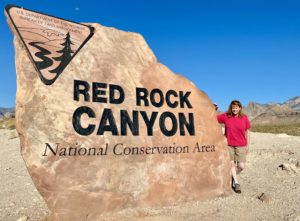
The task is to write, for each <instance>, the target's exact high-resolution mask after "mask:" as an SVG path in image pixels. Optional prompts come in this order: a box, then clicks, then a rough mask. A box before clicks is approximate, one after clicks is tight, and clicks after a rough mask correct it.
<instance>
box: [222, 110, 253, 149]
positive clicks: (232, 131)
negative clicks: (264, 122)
mask: <svg viewBox="0 0 300 221" xmlns="http://www.w3.org/2000/svg"><path fill="white" fill-rule="evenodd" d="M218 122H219V123H223V124H225V136H226V138H227V142H228V145H229V146H237V147H245V146H247V137H246V131H247V130H248V129H250V128H251V124H250V122H249V120H248V117H247V116H246V115H245V114H243V115H242V117H238V116H234V117H231V116H228V115H227V113H223V114H219V115H218Z"/></svg>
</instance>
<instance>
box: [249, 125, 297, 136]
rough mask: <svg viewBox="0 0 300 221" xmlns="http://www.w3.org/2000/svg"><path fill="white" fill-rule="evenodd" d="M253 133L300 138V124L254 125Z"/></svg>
mask: <svg viewBox="0 0 300 221" xmlns="http://www.w3.org/2000/svg"><path fill="white" fill-rule="evenodd" d="M251 131H253V132H261V133H273V134H281V133H285V134H288V135H293V136H300V123H294V124H292V123H291V124H253V125H252V128H251Z"/></svg>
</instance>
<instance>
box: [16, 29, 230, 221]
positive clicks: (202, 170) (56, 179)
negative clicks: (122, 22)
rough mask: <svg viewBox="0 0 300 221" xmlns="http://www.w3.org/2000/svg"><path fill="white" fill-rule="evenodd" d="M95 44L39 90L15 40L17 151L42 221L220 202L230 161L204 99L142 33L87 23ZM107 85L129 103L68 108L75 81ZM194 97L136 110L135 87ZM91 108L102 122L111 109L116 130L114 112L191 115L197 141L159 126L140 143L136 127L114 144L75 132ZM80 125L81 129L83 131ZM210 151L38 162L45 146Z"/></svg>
mask: <svg viewBox="0 0 300 221" xmlns="http://www.w3.org/2000/svg"><path fill="white" fill-rule="evenodd" d="M91 25H92V26H93V27H94V28H95V34H94V36H93V37H92V38H91V39H90V40H89V42H88V43H87V44H86V45H85V46H84V47H83V48H82V49H81V51H79V53H78V54H77V55H76V57H75V58H74V59H73V60H72V61H71V63H70V64H69V65H68V66H67V68H66V69H65V70H64V72H63V73H62V74H61V76H60V77H59V78H58V79H57V80H56V82H55V83H54V84H53V85H51V86H46V85H45V84H43V83H42V82H41V80H40V78H39V76H38V74H37V72H36V70H35V68H34V66H33V64H32V63H31V61H30V59H29V57H28V55H27V53H26V51H25V49H24V47H23V46H22V44H21V43H20V41H19V40H18V38H15V41H14V44H15V51H16V55H15V59H16V69H17V97H16V100H17V101H16V121H17V125H16V128H17V131H18V133H19V135H20V140H21V153H22V156H23V159H24V161H25V163H26V166H27V168H28V171H29V173H30V175H31V177H32V179H33V182H34V184H35V186H36V188H37V189H38V191H39V192H40V194H41V195H42V196H43V198H44V199H45V201H46V203H47V205H48V207H49V209H50V211H51V214H50V215H49V217H48V218H47V219H48V220H56V221H69V220H70V221H71V220H72V221H73V220H101V217H102V216H103V214H106V215H107V214H109V213H113V212H115V211H120V210H122V209H127V208H136V207H141V208H142V207H151V208H158V207H162V206H169V205H180V203H183V202H188V201H203V200H206V199H209V198H213V197H217V196H224V195H226V194H228V192H229V190H230V164H229V155H228V153H227V149H226V148H225V139H224V136H223V135H222V131H221V127H220V125H219V124H218V123H217V121H216V111H215V110H214V107H213V105H212V103H211V101H210V99H209V97H208V96H207V95H206V94H205V93H204V92H202V91H200V90H198V89H197V88H196V87H195V85H194V84H193V83H192V82H190V81H189V80H187V79H186V78H184V77H182V76H181V75H178V74H174V73H173V72H172V71H170V70H169V69H168V68H167V67H166V66H164V65H162V64H161V63H159V62H158V61H157V59H156V57H155V55H154V54H153V52H152V51H151V49H150V48H149V46H148V45H147V43H146V42H145V40H144V39H143V37H142V36H141V35H139V34H135V33H130V32H124V31H120V30H117V29H114V28H108V27H104V26H101V25H99V24H91ZM74 79H76V80H85V81H88V82H90V83H91V82H104V83H108V84H117V85H120V86H122V87H123V89H124V91H125V94H126V98H125V101H124V103H122V104H120V105H113V104H105V103H92V102H85V101H83V100H82V99H81V100H80V101H74V100H73V81H74ZM136 87H144V88H147V89H149V90H151V89H153V88H159V89H161V90H162V91H164V92H166V91H167V90H170V89H172V90H175V91H179V90H181V91H191V95H190V97H189V100H190V102H191V104H192V106H193V109H180V108H176V109H172V108H169V107H168V106H163V107H160V108H156V107H153V106H151V105H150V106H149V107H138V106H136V103H135V102H136V99H135V88H136ZM79 106H88V107H90V108H92V109H93V110H94V111H95V113H96V118H94V119H85V118H84V117H83V119H82V120H83V121H85V122H86V123H94V124H95V125H98V124H99V121H100V117H101V116H100V115H101V113H102V110H103V108H111V109H112V110H113V112H114V114H115V118H116V123H117V125H118V124H119V123H118V122H119V120H120V119H119V118H120V117H119V114H118V113H119V110H120V109H123V110H127V111H128V112H129V113H130V111H131V110H144V111H147V113H149V114H150V113H151V112H153V111H158V112H159V113H162V112H164V111H171V112H173V113H174V114H175V115H176V114H177V113H178V112H184V113H188V112H193V113H194V117H195V131H196V135H195V136H189V135H187V136H179V135H176V136H171V137H166V136H164V135H163V134H162V133H160V130H159V127H158V124H155V126H154V135H153V136H146V134H147V133H146V126H145V125H144V124H143V123H142V121H141V122H140V136H133V135H131V134H130V133H129V134H128V136H112V135H111V133H105V134H104V135H103V136H99V135H97V134H96V133H93V134H91V135H89V136H81V135H79V134H77V133H76V132H75V131H74V128H73V126H72V115H73V113H74V111H75V109H76V108H78V107H79ZM83 125H87V124H84V123H83ZM197 142H198V143H199V145H214V146H215V151H214V152H199V153H188V154H187V153H180V154H141V155H122V156H116V155H113V154H108V155H106V156H65V157H63V156H54V155H50V154H49V155H48V156H46V157H45V156H42V155H43V154H44V151H45V143H49V144H51V145H53V147H55V144H56V143H59V145H60V146H63V147H72V146H73V147H74V146H76V144H77V145H81V146H84V147H95V146H96V147H104V146H105V144H108V145H109V146H113V145H115V144H117V143H123V144H124V145H125V146H145V147H147V146H150V147H152V146H170V145H173V144H174V143H175V144H176V145H180V146H186V145H188V146H190V147H191V150H190V152H192V150H193V147H194V146H195V144H196V143H197Z"/></svg>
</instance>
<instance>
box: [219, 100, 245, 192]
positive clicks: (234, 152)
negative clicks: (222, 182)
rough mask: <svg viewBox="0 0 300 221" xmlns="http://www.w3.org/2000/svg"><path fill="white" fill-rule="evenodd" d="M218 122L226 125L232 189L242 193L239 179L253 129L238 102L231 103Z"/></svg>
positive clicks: (220, 115)
mask: <svg viewBox="0 0 300 221" xmlns="http://www.w3.org/2000/svg"><path fill="white" fill-rule="evenodd" d="M218 122H219V123H223V124H224V125H225V136H226V138H227V143H228V149H229V154H230V159H231V173H232V187H233V189H234V191H235V192H236V193H241V192H242V191H241V186H240V184H239V182H238V179H237V174H239V173H240V172H241V171H242V170H243V169H244V168H245V163H246V155H247V152H248V147H247V146H248V143H249V132H248V130H249V129H250V128H251V125H250V122H249V120H248V117H247V116H246V115H245V114H243V113H242V104H241V102H240V101H238V100H233V101H231V103H230V105H229V107H228V111H227V112H226V113H223V114H219V115H218Z"/></svg>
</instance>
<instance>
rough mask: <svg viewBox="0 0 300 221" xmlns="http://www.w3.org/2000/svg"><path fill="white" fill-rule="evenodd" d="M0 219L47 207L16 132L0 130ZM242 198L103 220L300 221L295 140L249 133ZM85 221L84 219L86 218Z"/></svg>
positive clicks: (31, 215) (18, 219)
mask: <svg viewBox="0 0 300 221" xmlns="http://www.w3.org/2000/svg"><path fill="white" fill-rule="evenodd" d="M0 143H1V148H0V165H1V169H0V177H1V182H0V188H1V193H0V199H1V200H0V220H3V221H26V220H27V221H28V220H30V221H31V220H45V217H46V216H47V213H48V209H47V206H46V204H45V202H44V201H43V199H42V197H41V196H40V195H39V193H38V192H37V190H36V189H35V187H34V185H33V183H32V181H31V178H30V176H29V174H28V172H27V169H26V166H25V163H24V161H23V159H22V157H21V154H20V143H19V138H18V134H17V132H16V130H15V129H1V130H0ZM240 182H241V186H242V194H236V193H234V192H233V191H232V193H231V194H230V195H229V196H224V197H222V198H216V199H212V200H208V201H204V202H187V203H185V204H182V205H174V206H172V207H163V208H157V209H153V208H143V209H135V210H134V209H126V210H122V211H118V212H115V213H114V214H109V215H104V216H103V220H107V221H109V220H110V221H117V220H122V221H132V220H146V221H168V220H170V221H171V220H172V221H183V220H184V221H199V220H209V221H211V220H220V221H221V220H249V221H250V220H257V221H263V220H266V221H267V220H287V221H299V220H300V207H299V205H300V137H299V136H290V135H287V134H271V133H258V132H251V144H250V151H249V155H248V159H247V167H246V169H245V171H244V172H243V173H242V174H241V175H240ZM87 220H88V219H87Z"/></svg>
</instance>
